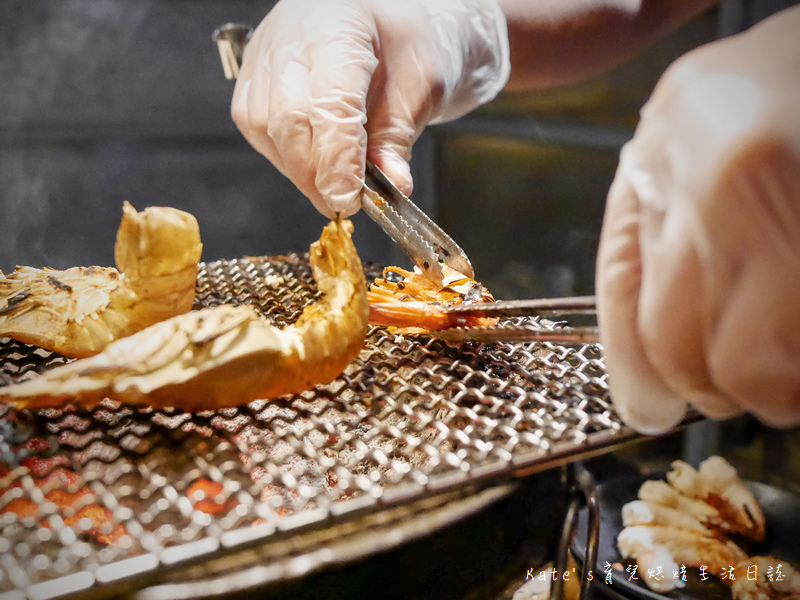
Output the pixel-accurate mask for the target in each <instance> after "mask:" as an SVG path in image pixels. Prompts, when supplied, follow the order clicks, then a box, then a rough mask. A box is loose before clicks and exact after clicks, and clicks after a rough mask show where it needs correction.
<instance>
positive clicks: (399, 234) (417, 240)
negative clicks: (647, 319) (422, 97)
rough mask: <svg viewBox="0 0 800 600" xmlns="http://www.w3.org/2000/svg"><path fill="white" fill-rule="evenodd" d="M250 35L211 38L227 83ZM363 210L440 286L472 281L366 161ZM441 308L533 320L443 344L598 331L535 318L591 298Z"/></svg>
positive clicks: (470, 331)
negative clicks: (449, 272)
mask: <svg viewBox="0 0 800 600" xmlns="http://www.w3.org/2000/svg"><path fill="white" fill-rule="evenodd" d="M251 33H252V28H251V27H249V26H248V25H241V24H237V23H228V24H226V25H223V26H222V27H220V28H219V29H217V30H216V31H215V32H214V34H213V35H212V40H213V41H214V43H215V44H216V45H217V49H218V50H219V55H220V58H221V60H222V67H223V70H224V72H225V77H226V78H227V79H235V78H236V77H238V76H239V67H240V66H241V62H242V56H243V54H244V49H245V46H246V45H247V42H248V41H249V39H250V35H251ZM361 206H362V208H363V209H364V212H366V213H367V215H368V216H369V217H370V218H372V220H374V221H375V222H376V223H377V224H378V225H379V226H380V227H381V228H382V229H383V230H384V231H385V232H386V233H387V234H388V235H389V237H391V238H392V240H394V242H395V243H396V244H397V246H398V247H399V248H400V249H401V250H402V251H403V252H404V253H405V254H406V255H407V256H408V257H409V258H410V259H411V261H412V262H413V263H414V264H415V265H416V266H417V267H419V269H420V270H421V271H422V272H423V273H425V275H426V276H427V277H428V278H429V279H430V280H431V281H434V282H435V283H436V284H437V285H439V286H442V285H443V279H444V273H443V268H442V267H443V265H447V266H448V267H450V268H452V269H454V270H456V271H458V272H459V273H461V274H463V275H466V276H467V277H469V278H472V279H474V278H475V271H474V269H473V268H472V264H471V263H470V261H469V258H468V257H467V255H466V253H465V252H464V251H463V250H462V249H461V247H460V246H459V245H458V244H456V243H455V242H454V241H453V240H452V239H451V238H450V236H448V235H447V234H446V233H445V232H444V231H443V230H442V229H441V228H440V227H439V226H438V225H436V223H434V222H433V221H432V220H431V219H430V218H429V217H428V215H426V214H425V213H424V212H423V211H422V210H421V209H420V208H419V207H417V205H416V204H414V203H413V202H412V201H411V200H410V199H409V198H407V197H406V196H405V195H404V194H403V193H402V192H401V191H400V190H399V189H398V188H397V187H396V186H395V185H394V184H393V183H392V182H391V181H390V180H389V178H388V177H387V176H386V175H385V174H384V173H383V172H382V171H381V170H380V169H379V168H378V167H377V166H375V165H374V164H373V163H372V162H371V161H369V160H367V162H366V168H365V176H364V190H363V193H362V194H361ZM443 310H444V311H445V312H449V313H454V314H459V315H463V316H479V317H500V318H510V317H533V318H534V319H533V320H529V321H522V320H518V322H511V323H509V322H505V323H502V324H500V325H497V326H492V327H459V328H452V329H445V330H442V331H438V332H433V335H435V336H436V337H438V338H440V339H444V340H447V341H478V342H523V341H557V342H564V343H594V342H597V328H596V327H577V328H570V327H565V326H561V325H558V324H555V323H549V324H547V323H542V322H541V321H540V320H539V317H555V316H557V315H567V314H576V313H583V314H592V313H594V312H595V303H594V297H593V296H585V297H575V298H555V299H537V300H510V301H501V302H481V303H463V304H459V305H456V306H450V307H446V308H443Z"/></svg>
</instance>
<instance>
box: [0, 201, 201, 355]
mask: <svg viewBox="0 0 800 600" xmlns="http://www.w3.org/2000/svg"><path fill="white" fill-rule="evenodd" d="M201 250H202V244H201V243H200V229H199V227H198V225H197V220H196V219H195V218H194V217H193V216H192V215H190V214H188V213H185V212H182V211H179V210H176V209H174V208H166V207H151V208H148V209H146V210H144V211H142V212H136V209H134V208H133V207H132V206H131V205H130V204H129V203H127V202H126V203H125V204H124V205H123V216H122V222H121V223H120V227H119V231H118V233H117V243H116V246H115V259H116V263H117V267H118V268H119V271H117V270H116V269H112V268H108V267H73V268H71V269H67V270H65V271H55V270H53V269H34V268H31V267H20V268H18V269H17V270H16V271H14V272H13V273H11V274H10V275H9V276H8V277H3V274H2V272H0V336H6V337H11V338H14V339H16V340H19V341H21V342H25V343H28V344H33V345H36V346H39V347H41V348H45V349H47V350H53V351H55V352H58V353H60V354H64V355H66V356H74V357H85V356H91V355H93V354H97V353H98V352H100V351H101V350H102V349H103V348H105V347H106V346H107V345H108V344H109V343H110V342H112V341H113V340H116V339H119V338H122V337H125V336H128V335H130V334H132V333H135V332H137V331H140V330H142V329H144V328H145V327H148V326H149V325H152V324H153V323H157V322H159V321H163V320H164V319H168V318H170V317H173V316H175V315H178V314H182V313H185V312H188V311H189V310H190V309H191V308H192V302H193V301H194V289H195V281H196V279H197V262H198V261H199V260H200V253H201Z"/></svg>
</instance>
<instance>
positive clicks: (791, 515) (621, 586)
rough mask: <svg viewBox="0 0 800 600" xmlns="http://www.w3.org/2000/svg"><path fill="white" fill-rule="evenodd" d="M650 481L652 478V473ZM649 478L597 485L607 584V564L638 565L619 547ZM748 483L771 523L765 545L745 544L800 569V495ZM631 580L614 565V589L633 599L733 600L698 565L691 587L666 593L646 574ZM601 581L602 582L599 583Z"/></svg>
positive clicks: (599, 575) (598, 575)
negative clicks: (650, 584) (628, 509)
mask: <svg viewBox="0 0 800 600" xmlns="http://www.w3.org/2000/svg"><path fill="white" fill-rule="evenodd" d="M648 479H652V477H649V478H648ZM644 481H645V478H644V477H641V478H639V477H624V478H618V479H612V480H609V481H607V482H604V483H602V484H600V485H599V486H597V492H598V497H599V500H600V540H599V547H598V549H597V571H596V572H595V573H594V574H593V581H594V582H595V583H596V584H597V585H600V586H604V585H605V583H604V581H605V574H604V572H603V565H605V564H606V562H608V563H610V564H612V565H613V564H614V563H620V564H622V565H623V568H624V567H625V566H627V565H629V564H634V563H633V562H629V561H627V560H625V559H621V558H620V554H619V551H618V550H617V536H618V535H619V533H620V531H622V507H623V506H624V505H625V504H627V503H628V502H631V501H632V500H636V496H637V493H638V491H639V488H640V487H641V485H642V483H644ZM747 487H748V488H750V491H751V492H753V495H754V496H755V497H756V500H757V501H758V503H759V504H760V505H761V507H762V509H763V511H764V517H765V518H766V522H767V535H766V539H765V541H764V542H762V543H758V544H755V543H750V544H749V545H748V546H746V547H744V550H745V552H747V553H748V554H749V555H750V556H774V557H776V558H778V559H780V560H782V561H784V562H786V563H790V564H792V565H793V566H795V567H800V497H798V496H795V495H794V494H791V493H789V492H786V491H782V490H779V489H777V488H774V487H771V486H769V485H765V484H763V483H756V482H748V483H747ZM587 522H588V513H587V511H586V510H585V509H584V510H583V511H581V513H580V514H579V516H578V526H577V528H576V536H575V539H574V540H573V542H572V552H573V554H574V555H575V557H576V560H577V561H578V563H579V564H580V563H581V562H582V560H583V557H584V556H585V553H586V531H587ZM637 577H638V579H637V580H634V581H628V573H626V572H625V571H624V570H622V571H620V570H618V569H614V570H613V571H612V576H611V584H610V585H611V588H613V589H614V590H615V591H616V592H618V593H620V594H622V595H624V596H627V597H630V598H645V599H647V600H664V598H675V599H676V600H716V599H719V600H731V593H730V590H729V589H728V587H727V586H726V585H725V584H724V583H722V582H721V581H720V580H719V579H717V578H716V577H709V578H708V579H706V580H705V581H702V580H701V579H700V574H699V571H698V569H690V568H687V569H686V587H685V588H683V589H679V590H673V591H671V592H668V593H665V594H657V593H656V592H653V591H651V590H650V589H649V588H647V586H646V585H645V583H644V582H643V581H642V579H641V577H640V576H639V575H638V574H637ZM598 580H599V581H598Z"/></svg>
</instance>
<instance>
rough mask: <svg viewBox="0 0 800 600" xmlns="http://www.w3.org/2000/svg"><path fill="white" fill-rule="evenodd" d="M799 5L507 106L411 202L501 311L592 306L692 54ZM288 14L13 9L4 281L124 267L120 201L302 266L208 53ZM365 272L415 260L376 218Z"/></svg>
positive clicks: (302, 211)
mask: <svg viewBox="0 0 800 600" xmlns="http://www.w3.org/2000/svg"><path fill="white" fill-rule="evenodd" d="M790 3H791V2H788V1H787V0H759V1H758V2H748V1H746V0H736V1H735V2H731V1H726V2H723V3H722V4H721V6H720V8H719V9H718V10H714V11H712V12H709V13H707V14H706V15H705V16H704V17H702V18H700V19H697V20H696V21H694V22H693V23H691V24H689V25H687V26H686V27H684V28H682V29H681V30H680V31H677V32H676V33H674V34H673V35H671V36H670V37H668V38H666V39H664V40H662V41H661V42H659V43H658V44H656V45H654V46H653V47H651V48H650V49H649V50H648V51H647V52H645V53H643V54H641V55H640V56H638V57H637V58H635V59H634V60H632V61H630V62H628V63H626V64H624V65H622V66H621V67H619V68H617V69H616V70H614V71H612V72H610V73H607V74H605V75H604V76H602V77H599V78H597V79H595V80H592V81H588V82H586V83H583V84H581V85H578V86H573V87H568V88H561V89H557V90H551V91H545V92H539V93H524V94H506V95H501V96H500V97H499V98H498V99H497V100H496V101H495V102H493V103H491V104H489V105H487V106H486V107H484V108H482V109H481V110H479V111H477V112H475V113H473V114H471V115H469V116H467V117H465V118H462V119H460V120H459V121H456V122H454V123H451V124H448V125H444V126H440V127H438V128H429V130H428V131H427V132H426V133H425V134H424V136H423V138H422V139H421V140H420V141H419V142H418V143H417V145H416V146H415V155H414V165H413V168H414V172H415V181H416V190H415V193H414V200H415V201H416V202H417V203H418V204H419V205H421V206H422V207H423V209H424V210H426V211H427V212H429V213H430V214H431V215H432V216H433V217H434V219H436V220H438V221H439V222H440V224H441V225H442V226H443V227H444V229H445V230H446V231H448V232H449V233H451V235H452V236H453V237H454V238H455V239H456V241H458V242H459V243H460V244H461V245H462V246H463V247H464V248H465V250H466V251H467V253H468V254H469V256H470V257H471V258H472V259H473V262H474V263H475V267H476V272H477V275H478V277H479V279H481V280H482V281H483V282H484V283H486V284H487V285H488V286H489V288H490V289H491V290H493V292H494V293H495V295H496V296H497V297H498V298H512V297H529V296H544V295H567V294H588V293H592V290H593V283H594V282H593V274H594V258H595V251H596V247H597V242H598V237H599V231H600V223H601V219H602V213H603V205H604V202H605V196H606V192H607V190H608V187H609V184H610V182H611V180H612V178H613V174H614V169H615V166H616V161H617V156H618V152H619V148H620V146H621V145H622V144H623V143H624V142H625V141H626V140H627V139H628V138H629V137H630V136H631V134H632V131H633V128H634V126H635V124H636V120H637V115H638V111H639V108H640V107H641V105H642V104H643V103H644V102H645V100H646V99H647V97H648V96H649V94H650V92H651V90H652V88H653V86H654V84H655V82H656V81H657V79H658V77H659V75H660V74H661V73H662V72H663V71H664V69H665V68H666V67H667V66H668V65H669V64H670V63H671V62H672V61H673V60H674V59H675V58H677V57H678V56H679V55H681V54H683V53H684V52H686V51H688V50H690V49H692V48H694V47H695V46H697V45H699V44H702V43H704V42H707V41H710V40H713V39H715V38H716V37H718V36H720V35H725V34H728V33H731V32H735V31H738V30H740V29H742V28H744V27H746V26H747V25H748V24H750V23H753V22H755V21H757V20H759V19H761V18H763V17H764V16H766V15H767V14H769V13H770V12H774V11H776V10H778V9H780V8H782V7H784V6H786V5H788V4H790ZM273 4H274V2H252V1H246V0H38V1H36V2H30V1H29V0H3V2H2V3H0V107H1V108H0V269H2V270H4V271H6V272H8V271H10V270H12V269H13V268H14V266H15V265H18V264H19V265H21V264H25V265H31V266H45V265H46V266H52V267H56V268H66V267H70V266H76V265H90V264H100V265H113V245H114V238H115V234H116V229H117V226H118V223H119V219H120V217H121V206H122V202H123V201H124V200H128V201H130V202H131V203H132V204H133V205H134V206H136V207H137V208H143V207H145V206H148V205H169V206H175V207H178V208H181V209H184V210H187V211H190V212H192V213H193V214H195V215H196V216H197V218H198V220H199V221H200V227H201V233H202V237H203V241H204V244H205V250H204V254H203V259H204V260H206V261H210V260H215V259H220V258H236V257H239V256H242V255H262V254H282V253H287V252H292V251H305V250H307V249H308V246H309V244H310V243H311V242H312V241H313V240H315V239H316V238H317V237H318V235H319V232H320V229H321V227H322V225H323V224H324V218H323V217H322V216H321V215H319V214H318V213H317V212H316V211H315V210H314V209H313V207H312V206H311V204H310V203H309V202H307V201H306V200H305V199H304V198H303V197H302V196H301V194H300V193H299V192H298V191H297V190H296V189H295V188H294V186H293V185H292V184H291V183H289V182H288V181H287V180H286V179H284V178H283V176H282V175H281V174H280V173H279V172H278V171H277V170H276V169H274V168H273V167H272V166H271V165H270V164H269V163H268V162H267V161H266V160H265V159H264V158H263V157H261V156H260V155H259V154H257V153H256V152H255V151H254V150H253V149H252V148H251V147H250V146H249V145H248V144H247V143H246V142H245V141H244V139H243V138H242V137H241V136H240V135H239V133H238V131H237V130H236V128H235V126H234V124H233V122H232V121H231V118H230V109H229V104H230V98H231V93H232V90H233V83H232V82H230V81H227V80H225V79H224V77H223V75H222V69H221V66H220V61H219V57H218V54H217V51H216V49H215V47H214V46H213V44H212V42H211V33H212V31H213V30H214V29H215V28H216V27H218V26H219V25H221V24H222V23H225V22H228V21H237V22H243V23H248V24H252V25H256V24H258V22H259V21H260V20H261V19H262V18H263V17H264V15H265V14H266V13H267V12H268V11H269V9H270V8H271V6H272V5H273ZM356 242H357V245H358V248H359V251H360V253H361V255H362V257H363V258H364V259H365V260H371V261H375V262H380V263H395V264H398V263H399V264H403V265H408V264H409V263H407V262H406V261H405V259H404V258H403V257H401V256H398V254H397V252H396V251H395V249H394V248H393V246H392V244H391V243H390V242H389V240H388V238H386V236H385V235H384V234H383V233H382V232H381V231H380V230H378V229H377V227H376V226H374V225H373V224H372V222H370V221H369V220H368V219H367V218H365V217H364V216H363V215H359V216H357V218H356Z"/></svg>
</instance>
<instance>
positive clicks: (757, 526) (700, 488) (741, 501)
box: [667, 456, 765, 541]
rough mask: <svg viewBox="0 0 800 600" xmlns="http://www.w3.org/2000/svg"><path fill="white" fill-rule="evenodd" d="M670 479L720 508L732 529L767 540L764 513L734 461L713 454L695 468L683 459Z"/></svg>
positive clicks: (674, 466) (686, 492)
mask: <svg viewBox="0 0 800 600" xmlns="http://www.w3.org/2000/svg"><path fill="white" fill-rule="evenodd" d="M667 481H669V483H670V485H672V487H674V488H675V489H676V490H678V491H680V492H681V493H682V494H684V495H686V496H688V497H689V498H696V499H699V500H703V501H704V502H706V503H708V504H709V505H710V506H713V507H714V508H715V509H717V511H719V513H720V515H721V517H722V519H723V521H724V522H725V524H726V525H727V527H728V528H729V529H730V531H734V532H737V533H741V534H742V535H745V536H747V537H749V538H751V539H753V540H756V541H760V540H762V539H764V528H765V523H764V513H763V512H762V511H761V507H760V506H759V505H758V502H756V499H755V497H754V496H753V494H752V493H751V492H750V490H748V489H747V486H746V485H745V484H744V482H743V481H742V480H741V479H740V478H739V475H738V474H737V473H736V469H734V468H733V467H732V466H731V465H730V463H728V462H727V461H726V460H725V459H724V458H722V457H721V456H712V457H710V458H708V459H706V460H704V461H703V462H702V463H700V468H699V469H697V470H695V469H694V468H692V467H691V466H690V465H688V464H686V463H685V462H683V461H680V460H676V461H675V462H673V463H672V471H670V472H669V473H667Z"/></svg>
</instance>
